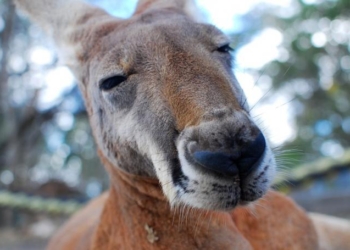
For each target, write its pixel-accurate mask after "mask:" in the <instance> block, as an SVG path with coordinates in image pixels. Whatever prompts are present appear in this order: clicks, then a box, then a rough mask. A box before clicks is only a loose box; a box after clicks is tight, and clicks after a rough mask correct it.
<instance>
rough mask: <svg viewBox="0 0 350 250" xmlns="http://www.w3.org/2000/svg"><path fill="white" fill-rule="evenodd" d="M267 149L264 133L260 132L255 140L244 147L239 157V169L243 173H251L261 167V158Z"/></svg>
mask: <svg viewBox="0 0 350 250" xmlns="http://www.w3.org/2000/svg"><path fill="white" fill-rule="evenodd" d="M265 149H266V141H265V137H264V135H263V134H262V133H261V132H260V133H259V135H258V136H257V137H256V138H255V140H254V141H253V142H252V143H250V144H248V146H247V147H245V148H243V149H242V153H241V156H240V159H239V164H238V166H239V171H240V174H242V175H249V174H250V173H251V172H253V171H254V170H256V169H257V168H258V167H259V165H260V164H259V163H260V160H261V158H262V157H263V155H264V152H265Z"/></svg>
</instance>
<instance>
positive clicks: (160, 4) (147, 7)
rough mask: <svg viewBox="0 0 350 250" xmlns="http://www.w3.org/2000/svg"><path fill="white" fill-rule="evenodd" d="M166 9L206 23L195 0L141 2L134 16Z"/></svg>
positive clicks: (141, 0)
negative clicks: (176, 10)
mask: <svg viewBox="0 0 350 250" xmlns="http://www.w3.org/2000/svg"><path fill="white" fill-rule="evenodd" d="M165 8H173V9H178V10H180V11H182V12H183V13H185V14H186V15H187V16H189V17H190V18H192V19H193V20H195V21H199V22H203V21H205V17H204V14H203V13H202V12H200V10H199V9H198V7H197V6H196V4H195V0H139V2H138V4H137V7H136V11H135V12H134V15H138V14H143V13H146V12H148V11H152V10H155V9H165Z"/></svg>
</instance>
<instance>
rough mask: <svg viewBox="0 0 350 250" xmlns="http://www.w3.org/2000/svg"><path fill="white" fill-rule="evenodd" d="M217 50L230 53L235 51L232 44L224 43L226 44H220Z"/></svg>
mask: <svg viewBox="0 0 350 250" xmlns="http://www.w3.org/2000/svg"><path fill="white" fill-rule="evenodd" d="M216 50H217V51H219V52H221V53H229V52H231V51H234V49H233V48H231V47H230V44H224V45H222V46H220V47H219V48H217V49H216Z"/></svg>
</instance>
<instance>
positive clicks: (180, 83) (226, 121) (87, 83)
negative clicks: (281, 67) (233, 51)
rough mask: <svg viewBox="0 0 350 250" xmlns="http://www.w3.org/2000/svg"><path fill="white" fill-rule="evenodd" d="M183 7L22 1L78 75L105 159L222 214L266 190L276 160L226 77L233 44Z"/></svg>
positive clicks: (178, 198)
mask: <svg viewBox="0 0 350 250" xmlns="http://www.w3.org/2000/svg"><path fill="white" fill-rule="evenodd" d="M17 2H18V0H17ZM186 3H187V1H185V0H183V1H181V0H178V1H163V0H159V1H151V0H144V1H141V2H140V3H139V6H138V8H137V11H136V12H135V14H134V16H133V17H131V18H130V19H127V20H120V19H116V18H114V17H111V16H109V15H108V14H107V13H105V12H104V11H102V10H100V9H98V8H95V7H91V6H90V5H88V4H86V3H84V2H81V1H72V2H69V3H68V2H67V1H63V0H57V1H48V0H41V1H39V0H38V1H36V2H35V3H34V2H33V3H29V2H25V1H23V2H21V3H20V5H21V7H22V8H23V9H25V11H26V12H27V13H29V15H31V18H32V19H33V20H35V21H37V23H39V24H40V25H41V26H42V27H43V28H45V29H46V30H47V31H48V33H49V34H50V35H51V36H52V37H53V38H54V39H55V41H56V43H57V45H58V47H59V48H60V49H61V55H63V56H64V57H65V58H66V60H67V63H68V65H69V66H70V68H71V69H72V70H73V72H74V73H75V75H76V77H77V78H78V80H79V81H80V88H81V91H82V93H83V96H84V99H85V103H86V107H87V110H88V114H89V117H90V123H91V125H92V130H93V133H94V137H95V139H96V142H97V145H98V147H99V149H100V151H101V152H102V154H103V155H104V157H106V158H107V159H108V160H109V161H110V162H111V163H112V164H113V165H114V166H115V167H117V168H120V169H123V170H124V171H127V172H129V173H132V174H136V175H141V176H150V177H155V178H158V179H159V182H160V184H161V186H162V189H163V191H164V194H165V195H166V197H167V198H168V199H169V202H170V203H171V204H173V205H176V204H179V203H182V204H187V205H189V206H192V207H198V208H205V209H221V210H228V209H232V208H234V207H235V206H236V205H237V204H245V203H247V202H250V201H254V200H256V199H258V198H259V197H261V196H262V195H263V194H264V193H265V192H266V191H267V189H268V187H269V185H270V183H271V180H272V178H273V175H274V172H275V161H274V157H273V155H272V153H271V150H270V148H269V146H268V143H267V141H266V140H265V137H264V135H263V133H262V132H261V131H260V129H259V128H258V127H257V125H256V124H255V123H254V122H253V121H252V119H251V117H250V114H249V109H248V107H247V105H246V100H245V99H246V98H245V96H244V94H243V92H242V90H241V88H240V86H239V84H238V82H237V80H236V79H235V77H234V75H233V73H232V70H231V67H232V65H231V61H232V58H231V55H230V53H229V50H230V47H229V46H228V44H229V40H228V39H227V38H226V37H225V36H224V35H223V34H222V33H221V32H220V31H219V30H217V29H216V28H215V27H213V26H210V25H204V24H199V23H196V22H194V21H193V20H192V19H191V17H190V16H189V15H187V14H185V13H186V11H185V6H186ZM48 9H50V11H48ZM51 10H52V11H51ZM67 10H69V11H67ZM48 13H49V14H48Z"/></svg>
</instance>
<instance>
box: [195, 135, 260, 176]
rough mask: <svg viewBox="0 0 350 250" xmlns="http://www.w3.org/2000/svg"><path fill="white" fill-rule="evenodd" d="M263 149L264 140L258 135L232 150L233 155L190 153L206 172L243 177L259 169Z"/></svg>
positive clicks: (201, 151)
mask: <svg viewBox="0 0 350 250" xmlns="http://www.w3.org/2000/svg"><path fill="white" fill-rule="evenodd" d="M265 148H266V142H265V138H264V136H263V134H262V133H259V135H258V136H257V137H256V138H255V140H254V141H253V142H251V143H249V144H247V145H245V146H243V148H240V149H238V148H237V149H235V150H233V151H234V154H228V153H223V152H220V151H219V152H212V151H205V150H197V151H194V152H192V157H193V159H194V161H195V162H197V163H198V164H199V165H201V166H202V167H204V168H206V169H208V170H211V171H214V172H216V173H219V174H224V175H229V176H233V175H237V174H240V175H241V176H243V177H244V176H247V175H249V174H250V173H252V172H253V171H254V170H256V168H257V167H259V165H260V160H261V158H262V156H263V154H264V152H265Z"/></svg>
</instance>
